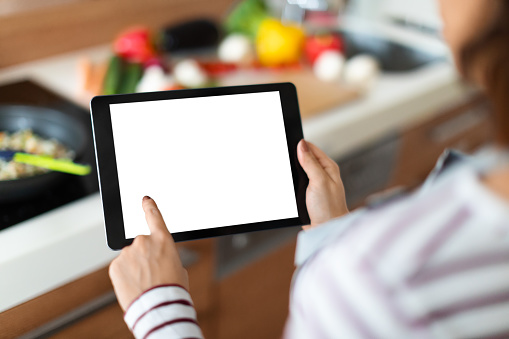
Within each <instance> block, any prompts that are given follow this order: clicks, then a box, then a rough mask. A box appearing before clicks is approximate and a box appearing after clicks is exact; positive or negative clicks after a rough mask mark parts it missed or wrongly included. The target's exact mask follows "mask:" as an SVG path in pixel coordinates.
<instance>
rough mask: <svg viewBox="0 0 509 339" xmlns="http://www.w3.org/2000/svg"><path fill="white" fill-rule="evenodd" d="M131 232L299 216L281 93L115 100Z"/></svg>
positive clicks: (116, 138) (113, 107)
mask: <svg viewBox="0 0 509 339" xmlns="http://www.w3.org/2000/svg"><path fill="white" fill-rule="evenodd" d="M110 114H111V125H112V132H113V142H114V145H115V155H116V164H117V170H118V182H119V190H120V200H121V207H122V214H123V219H124V228H125V237H126V238H134V237H136V236H137V235H140V234H149V233H150V232H149V229H148V227H147V223H146V221H145V215H144V213H143V210H142V208H141V201H142V198H143V196H145V195H148V196H150V197H152V198H153V199H154V200H155V201H156V202H157V204H158V206H159V209H160V210H161V213H162V214H163V217H164V218H165V221H166V225H167V226H168V229H169V230H170V232H172V233H179V232H186V231H193V230H203V229H208V228H214V227H222V226H228V225H240V224H249V223H256V222H263V221H268V220H280V219H287V218H295V217H298V216H299V215H298V211H297V203H296V198H295V189H294V186H293V180H292V171H291V166H290V158H289V153H288V146H287V140H286V135H285V126H284V120H283V112H282V106H281V99H280V94H279V92H278V91H272V92H258V93H247V94H233V95H220V96H207V97H196V98H183V99H172V100H156V101H144V102H130V103H118V104H110Z"/></svg>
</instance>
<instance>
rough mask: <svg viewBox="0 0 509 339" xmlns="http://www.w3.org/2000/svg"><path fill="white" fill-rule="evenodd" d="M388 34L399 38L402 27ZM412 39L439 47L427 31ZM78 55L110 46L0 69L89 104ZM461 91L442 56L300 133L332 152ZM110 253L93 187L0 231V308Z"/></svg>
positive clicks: (8, 77)
mask: <svg viewBox="0 0 509 339" xmlns="http://www.w3.org/2000/svg"><path fill="white" fill-rule="evenodd" d="M389 31H390V30H389ZM386 33H387V32H386ZM389 33H390V34H392V33H391V32H389ZM393 33H394V32H393ZM392 36H393V37H394V39H399V40H405V34H399V33H394V34H393V35H392ZM407 38H408V39H410V38H411V39H410V41H414V42H415V41H416V40H415V37H410V38H409V37H407ZM417 41H418V42H419V45H420V46H428V45H429V46H431V47H430V48H440V46H439V45H437V44H436V43H435V45H434V46H433V42H430V39H428V38H425V37H421V38H420V40H417ZM437 46H438V47H437ZM84 55H87V56H90V57H92V59H105V58H107V57H108V55H109V50H108V47H106V46H99V47H97V48H92V49H87V50H83V51H79V52H75V53H70V54H66V55H62V56H58V57H53V58H48V59H45V60H41V61H37V62H32V63H27V64H23V65H20V66H16V67H11V68H8V69H3V70H0V83H7V82H10V81H13V80H19V79H22V78H31V79H34V80H35V81H37V82H39V83H40V84H42V85H44V86H46V87H48V88H50V89H52V90H54V91H56V92H58V93H60V94H63V95H64V96H66V97H67V98H69V99H71V100H72V101H74V102H76V103H78V104H81V105H83V106H84V107H88V102H87V100H86V99H84V98H80V97H79V95H78V94H77V93H78V92H79V90H78V83H79V82H78V81H77V80H78V75H77V63H78V60H79V58H80V57H82V56H84ZM465 91H466V89H465V88H463V86H461V85H459V83H458V81H457V75H456V72H455V71H454V69H453V67H452V66H451V65H449V64H448V63H445V62H444V63H437V64H433V65H430V66H427V67H423V68H421V69H419V70H417V71H415V72H410V73H407V74H404V75H396V74H393V75H390V74H383V75H382V76H381V78H380V80H379V81H378V83H377V84H376V86H375V87H374V88H373V90H372V91H371V92H370V93H369V94H367V95H366V96H364V97H363V98H362V99H359V100H357V101H356V102H353V103H351V104H349V105H346V106H341V107H338V108H337V109H334V110H331V111H329V112H325V113H324V114H322V115H320V116H317V117H315V118H312V119H310V120H306V121H304V135H305V137H306V139H308V140H310V141H312V142H314V143H316V144H317V145H318V146H319V147H321V148H323V149H324V150H325V151H326V152H327V153H328V154H329V155H330V156H333V157H335V158H338V157H341V156H344V155H346V154H348V153H349V152H352V151H354V150H356V149H358V148H360V147H362V146H364V145H366V144H369V143H372V142H375V141H376V140H377V139H378V138H380V137H383V136H384V135H387V134H388V133H391V132H393V131H397V130H401V129H402V128H404V127H408V126H410V125H413V124H417V123H418V122H420V121H423V120H425V119H428V118H430V117H431V116H432V115H435V114H439V112H440V109H441V108H444V107H447V106H448V105H451V104H453V103H455V102H457V101H459V100H461V98H462V97H464V95H465ZM115 255H116V252H113V251H110V250H109V248H108V247H107V246H106V240H105V236H104V227H103V216H102V208H101V203H100V198H99V194H94V195H91V196H89V197H86V198H83V199H81V200H78V201H76V202H73V203H71V204H68V205H66V206H62V207H61V208H58V209H56V210H53V211H51V212H48V213H45V214H43V215H40V216H38V217H36V218H33V219H30V220H27V221H25V222H22V223H20V224H18V225H16V226H14V227H10V228H8V229H5V230H3V231H0V277H1V278H0V291H1V292H0V312H1V311H4V310H6V309H9V308H11V307H13V306H15V305H18V304H20V303H22V302H24V301H27V300H29V299H32V298H34V297H36V296H38V295H40V294H43V293H45V292H47V291H49V290H52V289H54V288H56V287H58V286H61V285H63V284H65V283H67V282H70V281H72V280H74V279H76V278H78V277H80V276H83V275H85V274H87V273H89V272H92V271H94V270H96V269H98V268H100V267H103V266H105V265H107V264H108V263H109V262H110V261H111V259H112V258H114V257H115Z"/></svg>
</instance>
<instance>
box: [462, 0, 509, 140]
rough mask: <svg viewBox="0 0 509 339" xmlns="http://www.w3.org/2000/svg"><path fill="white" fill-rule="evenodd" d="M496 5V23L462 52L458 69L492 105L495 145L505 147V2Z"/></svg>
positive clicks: (508, 32) (508, 106) (508, 109)
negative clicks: (472, 81)
mask: <svg viewBox="0 0 509 339" xmlns="http://www.w3.org/2000/svg"><path fill="white" fill-rule="evenodd" d="M493 1H495V0H493ZM496 1H497V7H498V8H497V9H496V11H497V13H496V19H495V20H493V21H492V22H490V23H489V24H488V25H487V27H485V29H484V30H483V31H482V32H480V34H479V35H478V37H477V38H476V39H475V40H473V41H471V42H470V43H469V44H468V45H467V46H465V47H464V48H463V50H462V52H461V55H460V68H461V71H462V73H463V74H464V75H465V76H466V77H467V78H468V79H472V80H473V79H475V80H478V81H479V80H480V81H481V82H482V85H483V88H484V90H485V92H486V95H487V96H488V98H489V99H490V100H491V102H492V104H493V110H494V114H495V119H494V125H495V126H494V127H495V133H496V134H495V137H496V141H497V142H498V143H499V144H501V145H503V146H509V1H507V0H496ZM479 74H481V75H482V76H481V79H479V76H478V75H479ZM476 76H477V77H476Z"/></svg>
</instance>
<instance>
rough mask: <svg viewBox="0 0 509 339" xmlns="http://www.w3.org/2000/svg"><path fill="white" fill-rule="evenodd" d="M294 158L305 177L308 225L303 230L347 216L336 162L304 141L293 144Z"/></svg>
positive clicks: (343, 191)
mask: <svg viewBox="0 0 509 339" xmlns="http://www.w3.org/2000/svg"><path fill="white" fill-rule="evenodd" d="M297 156H298V158H299V162H300V165H301V166H302V168H303V169H304V171H305V172H306V174H307V176H308V178H309V185H308V188H307V190H306V206H307V209H308V213H309V217H310V219H311V225H309V226H303V228H304V229H308V228H312V227H315V226H317V225H319V224H323V223H324V222H327V221H329V220H331V219H333V218H337V217H340V216H342V215H345V214H347V213H348V208H347V207H346V198H345V189H344V187H343V182H342V181H341V176H340V175H339V167H338V165H337V164H336V162H335V161H334V160H332V159H331V158H329V157H328V156H327V155H326V154H325V153H324V152H323V151H322V150H321V149H319V148H318V147H316V146H315V145H313V144H312V143H310V142H306V141H305V140H301V141H300V142H299V144H298V145H297Z"/></svg>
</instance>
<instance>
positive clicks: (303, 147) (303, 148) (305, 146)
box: [302, 139, 309, 152]
mask: <svg viewBox="0 0 509 339" xmlns="http://www.w3.org/2000/svg"><path fill="white" fill-rule="evenodd" d="M302 150H303V151H304V152H309V148H308V144H307V142H306V140H304V139H302Z"/></svg>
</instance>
